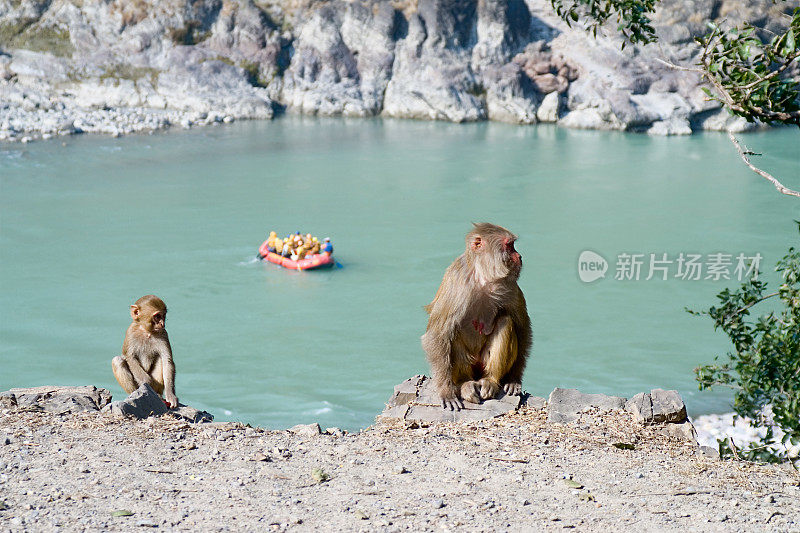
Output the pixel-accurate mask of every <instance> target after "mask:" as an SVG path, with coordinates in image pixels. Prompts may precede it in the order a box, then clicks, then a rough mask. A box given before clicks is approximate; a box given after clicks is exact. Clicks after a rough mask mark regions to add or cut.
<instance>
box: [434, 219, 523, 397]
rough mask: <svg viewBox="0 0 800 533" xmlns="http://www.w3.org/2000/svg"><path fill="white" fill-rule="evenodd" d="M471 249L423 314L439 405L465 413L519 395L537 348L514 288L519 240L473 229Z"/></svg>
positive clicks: (491, 229) (496, 230) (489, 228)
mask: <svg viewBox="0 0 800 533" xmlns="http://www.w3.org/2000/svg"><path fill="white" fill-rule="evenodd" d="M473 226H474V228H473V229H472V231H470V232H469V233H467V236H466V250H465V251H464V253H463V254H462V255H461V256H459V257H458V258H457V259H456V260H455V261H453V263H452V264H451V265H450V266H449V267H448V268H447V270H446V271H445V273H444V279H442V284H441V285H440V286H439V290H438V291H437V292H436V297H435V298H434V299H433V302H431V304H430V305H428V306H426V307H425V309H426V311H427V312H428V313H429V314H430V317H429V319H428V329H427V331H426V332H425V335H423V336H422V347H423V349H424V350H425V353H426V354H427V357H428V362H429V363H430V365H431V371H432V373H433V381H434V384H435V385H436V388H437V390H438V391H439V395H440V396H441V399H442V407H443V408H445V409H448V408H449V409H450V410H453V409H455V410H460V409H461V408H463V407H464V404H463V401H462V400H466V401H468V402H473V403H480V402H481V401H482V400H488V399H491V398H494V397H495V396H497V394H498V393H499V392H500V388H501V387H502V388H503V390H504V391H505V393H506V394H510V395H519V394H520V393H521V392H522V373H523V371H524V370H525V363H526V361H527V358H528V352H529V351H530V347H531V343H532V332H531V319H530V318H529V317H528V310H527V307H526V305H525V297H524V296H523V295H522V290H521V289H520V288H519V285H517V279H518V278H519V273H520V270H521V269H522V256H521V255H520V254H519V253H518V252H517V251H516V250H515V249H514V241H516V239H517V237H516V236H515V235H514V234H513V233H511V232H510V231H508V230H507V229H505V228H502V227H500V226H495V225H494V224H488V223H482V224H473Z"/></svg>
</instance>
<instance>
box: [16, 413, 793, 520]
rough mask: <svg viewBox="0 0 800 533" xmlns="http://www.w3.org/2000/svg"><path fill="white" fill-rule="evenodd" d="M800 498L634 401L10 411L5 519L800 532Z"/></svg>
mask: <svg viewBox="0 0 800 533" xmlns="http://www.w3.org/2000/svg"><path fill="white" fill-rule="evenodd" d="M4 443H5V444H4ZM615 443H625V444H632V445H633V449H619V448H617V447H615V446H614V444H615ZM798 502H800V475H798V473H797V471H795V470H793V469H792V468H791V467H789V466H772V465H754V464H749V463H744V462H737V461H719V460H716V459H712V458H708V457H706V456H703V455H699V454H698V453H697V448H696V447H695V446H693V445H691V444H688V443H684V442H681V441H678V440H676V439H674V438H672V437H667V436H665V435H662V434H661V430H660V429H659V428H657V427H641V426H638V425H635V424H634V423H633V422H632V421H631V420H630V418H629V416H628V415H626V414H624V413H619V414H613V413H612V414H606V415H603V416H602V417H592V416H591V415H588V414H587V415H583V418H582V419H581V420H579V421H577V422H575V423H571V424H569V425H560V424H550V423H547V422H546V415H545V413H544V412H543V411H540V410H534V409H530V408H527V409H524V410H522V411H521V412H519V413H515V414H513V415H508V416H504V417H501V418H498V419H494V420H491V421H487V422H477V423H471V424H462V425H449V424H448V425H435V426H429V427H405V426H403V425H400V424H399V423H398V425H375V426H373V427H370V428H369V429H367V430H364V431H362V432H360V433H357V434H351V435H342V434H338V435H325V434H323V435H317V436H301V435H295V434H291V433H289V432H287V431H265V430H262V429H260V428H251V427H247V426H243V425H240V424H231V423H224V424H203V425H190V424H186V423H183V422H179V421H175V420H168V419H156V418H151V419H148V420H145V421H132V420H125V419H119V418H115V417H112V416H107V415H99V414H90V413H83V414H79V415H67V416H63V417H61V416H57V415H52V414H49V413H43V412H26V411H5V412H2V413H0V509H2V510H0V530H9V531H57V530H66V531H84V530H88V531H98V530H109V531H132V530H139V529H147V528H158V529H159V530H175V531H286V530H289V531H376V530H377V531H407V530H410V531H439V530H453V531H462V530H463V531H466V530H469V531H561V530H564V529H571V528H575V529H577V530H580V531H605V532H611V531H614V532H616V531H747V532H753V531H780V532H785V531H798V532H800V504H798ZM120 515H121V516H120Z"/></svg>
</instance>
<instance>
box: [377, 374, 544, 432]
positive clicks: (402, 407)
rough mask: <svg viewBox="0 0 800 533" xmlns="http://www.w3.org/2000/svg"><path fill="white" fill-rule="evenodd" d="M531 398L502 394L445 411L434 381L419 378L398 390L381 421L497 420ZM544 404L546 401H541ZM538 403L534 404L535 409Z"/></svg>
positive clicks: (425, 377) (405, 383) (404, 383)
mask: <svg viewBox="0 0 800 533" xmlns="http://www.w3.org/2000/svg"><path fill="white" fill-rule="evenodd" d="M528 398H529V396H528V395H527V394H523V395H522V396H508V395H506V394H504V393H501V395H500V396H498V397H497V398H495V399H493V400H486V401H484V402H483V403H480V404H475V403H470V402H464V409H462V410H460V411H450V410H449V409H443V408H442V403H441V400H440V398H439V394H438V393H437V392H436V389H435V388H434V386H433V381H432V380H431V379H430V378H428V377H427V376H422V375H416V376H414V377H412V378H409V379H407V380H405V381H404V382H402V383H400V384H399V385H397V386H395V388H394V394H393V395H392V397H391V398H389V401H388V402H387V404H386V409H384V410H383V412H382V413H381V414H380V415H378V417H379V418H399V419H402V420H408V421H409V422H469V421H475V420H486V419H488V418H494V417H497V416H500V415H503V414H505V413H508V412H509V411H514V410H516V409H518V408H519V407H520V406H521V405H523V404H524V403H525V400H527V399H528ZM542 401H543V399H542ZM536 404H537V402H535V401H534V402H533V405H536Z"/></svg>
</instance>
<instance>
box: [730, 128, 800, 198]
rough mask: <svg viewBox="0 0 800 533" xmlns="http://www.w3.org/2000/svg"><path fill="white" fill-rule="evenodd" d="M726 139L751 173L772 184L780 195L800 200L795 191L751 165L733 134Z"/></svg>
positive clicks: (799, 194) (799, 195)
mask: <svg viewBox="0 0 800 533" xmlns="http://www.w3.org/2000/svg"><path fill="white" fill-rule="evenodd" d="M728 138H729V139H730V140H731V142H732V143H733V145H734V146H735V147H736V151H737V152H739V157H741V158H742V161H744V164H745V165H747V166H748V167H750V170H752V171H753V172H755V173H756V174H758V175H759V176H761V177H762V178H764V179H766V180H767V181H769V182H770V183H772V184H773V185H774V186H775V188H776V189H778V192H780V193H781V194H786V195H789V196H796V197H797V198H800V192H797V191H795V190H792V189H790V188H788V187H786V186H784V185H783V184H782V183H781V182H780V181H778V180H776V179H775V178H774V177H773V176H772V175H771V174H770V173H769V172H764V171H763V170H761V169H760V168H758V167H756V166H755V165H753V163H751V162H750V159H749V158H748V157H747V154H746V153H745V151H744V150H743V149H742V146H741V145H740V144H739V141H737V140H736V137H734V136H733V133H730V132H728Z"/></svg>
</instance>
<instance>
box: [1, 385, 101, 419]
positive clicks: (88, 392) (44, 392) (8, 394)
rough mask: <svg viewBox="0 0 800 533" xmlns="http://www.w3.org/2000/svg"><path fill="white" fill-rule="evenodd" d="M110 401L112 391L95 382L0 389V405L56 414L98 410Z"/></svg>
mask: <svg viewBox="0 0 800 533" xmlns="http://www.w3.org/2000/svg"><path fill="white" fill-rule="evenodd" d="M110 401H111V393H110V392H109V391H107V390H106V389H100V388H98V387H94V386H92V385H83V386H78V387H60V386H48V387H31V388H25V389H22V388H20V389H11V390H7V391H5V392H0V407H5V408H12V409H13V408H17V409H38V410H42V411H47V412H49V413H56V414H69V413H79V412H82V411H98V410H100V409H102V408H103V407H105V406H106V405H108V403H109V402H110Z"/></svg>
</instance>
